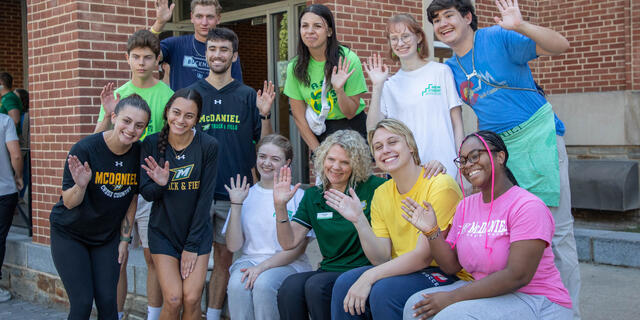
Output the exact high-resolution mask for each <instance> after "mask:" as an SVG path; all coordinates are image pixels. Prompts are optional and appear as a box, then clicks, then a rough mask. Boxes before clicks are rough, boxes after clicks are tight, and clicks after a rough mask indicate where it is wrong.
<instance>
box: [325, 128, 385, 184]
mask: <svg viewBox="0 0 640 320" xmlns="http://www.w3.org/2000/svg"><path fill="white" fill-rule="evenodd" d="M334 145H338V146H340V147H342V149H344V150H345V151H346V152H347V154H348V155H349V162H350V163H349V164H350V165H351V176H349V182H348V185H347V188H349V187H353V188H355V186H356V184H358V183H360V182H364V181H366V180H367V179H368V178H369V176H370V175H371V174H372V172H373V170H372V165H371V163H372V160H371V153H370V152H369V147H368V146H367V142H366V141H365V140H364V138H363V137H362V136H361V135H360V134H359V133H358V132H356V131H353V130H338V131H336V132H334V133H332V134H331V135H329V136H328V137H327V138H326V139H325V140H324V141H323V142H322V143H321V144H320V146H319V147H318V148H317V149H316V151H315V152H314V154H313V171H314V173H315V175H316V177H320V180H321V181H322V190H323V191H325V190H328V189H329V187H330V185H329V184H330V183H329V180H328V179H327V176H325V174H324V160H325V158H326V157H327V154H328V153H329V149H331V147H333V146H334Z"/></svg>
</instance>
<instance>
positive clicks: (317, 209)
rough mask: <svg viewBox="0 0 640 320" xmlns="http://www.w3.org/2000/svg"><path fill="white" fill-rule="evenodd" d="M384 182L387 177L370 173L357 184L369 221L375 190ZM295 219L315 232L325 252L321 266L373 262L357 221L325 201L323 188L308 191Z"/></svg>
mask: <svg viewBox="0 0 640 320" xmlns="http://www.w3.org/2000/svg"><path fill="white" fill-rule="evenodd" d="M384 182H385V179H383V178H380V177H376V176H370V177H369V179H367V181H365V182H362V183H359V184H358V185H357V186H356V194H357V195H358V198H360V201H362V208H363V211H364V215H365V216H366V217H367V220H369V222H371V213H370V211H371V199H372V198H373V193H374V191H375V190H376V188H377V187H378V186H379V185H381V184H383V183H384ZM292 220H293V221H295V222H297V223H299V224H301V225H303V226H305V227H306V228H309V229H312V230H313V231H314V232H315V234H316V239H317V240H318V246H319V247H320V252H321V253H322V262H320V269H322V270H324V271H330V272H344V271H348V270H351V269H353V268H357V267H362V266H367V265H370V264H371V263H370V262H369V259H367V256H365V254H364V252H363V251H362V246H360V239H358V232H357V231H356V228H355V227H354V226H353V223H352V222H350V221H349V220H347V219H345V218H344V217H342V215H340V214H339V213H338V212H337V211H335V210H333V209H332V208H331V207H329V206H328V205H327V204H326V203H325V199H324V197H323V193H322V189H321V188H319V187H312V188H309V189H307V190H306V191H305V193H304V197H302V201H300V206H298V211H296V214H295V215H294V216H293V219H292Z"/></svg>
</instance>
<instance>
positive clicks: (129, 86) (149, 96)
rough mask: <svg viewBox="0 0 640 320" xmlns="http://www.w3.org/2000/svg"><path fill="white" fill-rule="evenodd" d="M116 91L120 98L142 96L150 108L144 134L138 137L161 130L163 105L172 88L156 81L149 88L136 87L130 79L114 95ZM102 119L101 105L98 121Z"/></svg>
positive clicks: (170, 94)
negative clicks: (134, 95)
mask: <svg viewBox="0 0 640 320" xmlns="http://www.w3.org/2000/svg"><path fill="white" fill-rule="evenodd" d="M118 93H119V94H120V98H121V99H124V98H126V97H128V96H130V95H132V94H134V93H135V94H137V95H139V96H140V97H142V99H144V101H146V102H147V104H148V105H149V109H151V118H150V119H149V125H147V129H146V130H145V132H144V134H142V137H140V140H141V141H142V140H144V138H145V137H146V136H148V135H151V134H154V133H156V132H158V131H160V130H162V126H164V119H162V114H163V113H164V107H165V105H166V104H167V102H168V101H169V99H170V98H171V96H172V95H173V90H171V88H169V86H168V85H167V84H166V83H164V82H162V81H158V83H157V84H156V85H155V86H153V87H151V88H138V87H136V86H134V85H133V83H132V82H131V81H128V82H127V83H125V84H123V85H122V86H121V87H120V88H118V89H116V90H115V91H114V92H113V94H114V95H115V94H118ZM102 119H104V109H103V108H102V107H101V108H100V115H99V116H98V122H100V121H102Z"/></svg>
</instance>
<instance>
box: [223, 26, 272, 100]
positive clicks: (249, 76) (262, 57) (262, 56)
mask: <svg viewBox="0 0 640 320" xmlns="http://www.w3.org/2000/svg"><path fill="white" fill-rule="evenodd" d="M225 27H228V28H230V29H232V30H233V31H235V33H236V34H237V35H238V39H240V43H239V45H238V52H239V54H240V58H241V59H240V63H241V64H242V80H243V82H244V83H245V84H246V85H248V86H250V87H252V88H254V89H255V90H256V91H257V90H259V89H262V87H263V85H264V80H265V79H267V77H268V72H269V71H268V69H267V68H268V64H267V61H268V58H267V24H266V23H263V24H259V25H251V19H248V20H242V21H240V22H237V23H231V24H228V25H225Z"/></svg>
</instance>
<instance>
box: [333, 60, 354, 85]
mask: <svg viewBox="0 0 640 320" xmlns="http://www.w3.org/2000/svg"><path fill="white" fill-rule="evenodd" d="M350 66H351V61H349V60H348V59H347V58H346V57H340V60H339V61H338V65H337V66H335V67H333V72H332V73H331V86H332V87H333V88H334V89H342V87H344V84H345V83H347V80H348V79H349V77H351V74H352V73H353V70H351V71H349V67H350Z"/></svg>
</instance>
